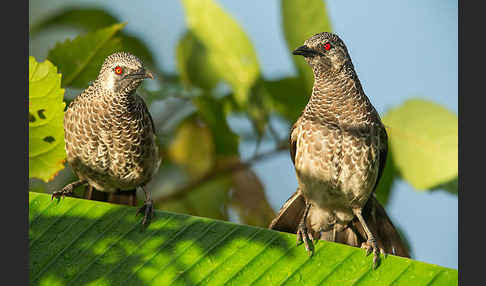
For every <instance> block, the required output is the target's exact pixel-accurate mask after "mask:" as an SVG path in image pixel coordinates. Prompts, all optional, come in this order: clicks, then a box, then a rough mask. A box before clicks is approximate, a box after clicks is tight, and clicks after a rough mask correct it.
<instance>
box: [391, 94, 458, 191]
mask: <svg viewBox="0 0 486 286" xmlns="http://www.w3.org/2000/svg"><path fill="white" fill-rule="evenodd" d="M383 122H384V124H385V126H386V127H387V131H388V135H389V141H390V144H391V146H392V148H393V160H394V162H395V166H396V167H397V170H398V172H399V173H400V175H401V176H402V177H403V178H404V179H405V180H406V181H407V182H409V183H410V184H411V185H412V186H413V187H414V188H415V189H417V190H426V189H430V188H433V187H435V186H437V185H441V184H444V183H446V182H448V181H450V180H453V179H454V178H456V177H457V174H458V171H457V170H458V167H457V166H458V120H457V115H455V114H454V113H452V112H451V111H449V110H447V109H446V108H444V107H442V106H440V105H438V104H436V103H434V102H431V101H427V100H423V99H410V100H407V101H406V102H405V103H404V104H403V105H401V106H399V107H397V108H394V109H391V110H389V111H388V112H387V113H386V114H385V116H383Z"/></svg>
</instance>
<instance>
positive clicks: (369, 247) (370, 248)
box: [361, 239, 385, 269]
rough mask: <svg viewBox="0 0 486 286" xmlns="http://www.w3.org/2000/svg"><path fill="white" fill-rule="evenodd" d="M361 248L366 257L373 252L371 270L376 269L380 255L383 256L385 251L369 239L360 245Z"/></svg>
mask: <svg viewBox="0 0 486 286" xmlns="http://www.w3.org/2000/svg"><path fill="white" fill-rule="evenodd" d="M361 248H364V249H366V256H368V255H370V253H371V252H373V269H376V267H378V263H379V261H380V253H382V254H383V255H385V250H384V249H382V248H378V247H377V245H376V241H375V240H373V239H371V240H368V241H366V242H363V243H362V244H361Z"/></svg>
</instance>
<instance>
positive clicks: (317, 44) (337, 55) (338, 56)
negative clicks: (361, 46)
mask: <svg viewBox="0 0 486 286" xmlns="http://www.w3.org/2000/svg"><path fill="white" fill-rule="evenodd" d="M292 54H294V55H300V56H304V58H305V61H306V62H307V63H308V64H309V65H310V66H311V67H312V69H313V70H314V71H316V69H317V71H321V72H333V71H339V70H340V69H341V68H342V67H343V66H344V65H345V64H346V63H350V62H351V60H350V58H349V54H348V50H347V49H346V46H345V45H344V43H343V41H342V40H341V39H340V38H339V37H338V36H337V35H335V34H333V33H328V32H322V33H319V34H315V35H314V36H312V37H310V38H309V39H307V40H306V41H305V42H304V45H303V46H300V47H298V48H297V49H295V50H294V51H293V52H292Z"/></svg>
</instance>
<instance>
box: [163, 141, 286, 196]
mask: <svg viewBox="0 0 486 286" xmlns="http://www.w3.org/2000/svg"><path fill="white" fill-rule="evenodd" d="M288 148H289V146H288V142H281V143H280V144H279V145H277V147H276V148H275V149H272V150H270V151H268V152H264V153H261V154H258V155H255V156H253V157H251V158H250V159H248V160H247V161H245V162H237V163H234V164H232V165H230V166H224V167H223V168H217V169H214V170H213V171H212V172H209V173H208V174H206V175H204V176H203V177H201V178H199V179H197V180H194V181H192V182H189V183H187V184H186V185H184V186H182V187H180V188H178V189H176V190H175V191H173V192H172V193H170V194H168V195H166V196H162V197H160V198H158V199H156V200H155V203H163V202H168V201H173V200H177V199H180V198H183V197H185V196H187V195H188V194H189V193H190V192H191V191H192V190H194V189H196V188H197V187H200V186H201V185H203V184H205V183H208V182H209V181H212V180H214V179H218V178H220V177H223V176H226V175H229V174H232V173H234V172H237V171H241V170H244V169H247V168H249V167H251V166H252V165H253V164H254V163H256V162H258V161H261V160H263V159H267V158H268V157H272V156H274V155H276V154H278V153H280V152H282V151H285V150H288Z"/></svg>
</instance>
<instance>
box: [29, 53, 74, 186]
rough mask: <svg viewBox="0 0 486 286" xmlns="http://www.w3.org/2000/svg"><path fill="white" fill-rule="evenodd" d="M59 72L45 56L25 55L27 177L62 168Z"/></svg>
mask: <svg viewBox="0 0 486 286" xmlns="http://www.w3.org/2000/svg"><path fill="white" fill-rule="evenodd" d="M63 97H64V89H62V88H61V74H59V73H57V68H56V67H55V66H54V65H53V64H52V63H51V62H49V61H48V60H46V61H44V62H42V63H38V62H37V61H36V60H35V58H34V57H29V177H30V178H39V179H41V180H43V181H45V182H47V181H49V180H51V179H52V178H53V177H54V176H55V174H57V172H58V171H59V170H61V169H63V168H64V159H65V158H66V152H65V150H64V128H63V117H64V107H65V105H66V104H65V103H64V101H63Z"/></svg>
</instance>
